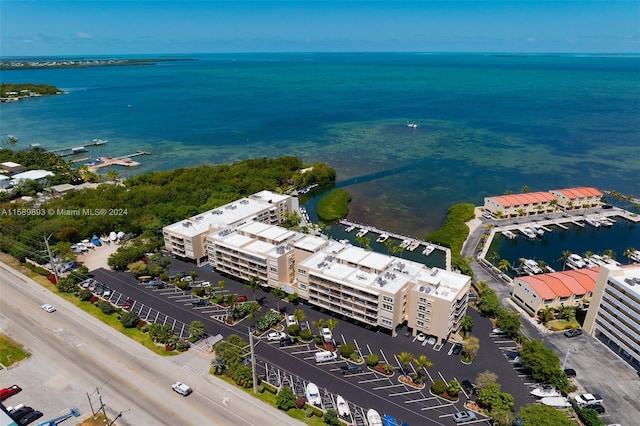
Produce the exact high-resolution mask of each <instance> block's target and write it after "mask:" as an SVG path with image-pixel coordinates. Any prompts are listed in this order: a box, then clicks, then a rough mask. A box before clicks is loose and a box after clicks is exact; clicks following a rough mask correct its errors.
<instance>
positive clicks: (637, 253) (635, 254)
mask: <svg viewBox="0 0 640 426" xmlns="http://www.w3.org/2000/svg"><path fill="white" fill-rule="evenodd" d="M629 258H630V259H631V260H633V261H634V262H640V250H634V251H632V252H631V254H630V255H629Z"/></svg>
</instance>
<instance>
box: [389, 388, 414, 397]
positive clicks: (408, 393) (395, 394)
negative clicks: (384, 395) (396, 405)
mask: <svg viewBox="0 0 640 426" xmlns="http://www.w3.org/2000/svg"><path fill="white" fill-rule="evenodd" d="M420 392H422V389H416V390H412V391H406V392H396V393H390V394H389V396H399V395H410V394H412V393H420Z"/></svg>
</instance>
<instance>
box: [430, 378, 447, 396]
mask: <svg viewBox="0 0 640 426" xmlns="http://www.w3.org/2000/svg"><path fill="white" fill-rule="evenodd" d="M446 390H447V382H445V381H444V380H442V379H435V380H434V381H433V383H431V392H433V393H434V394H436V395H442V394H443V393H444V391H446Z"/></svg>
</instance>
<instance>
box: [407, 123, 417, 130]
mask: <svg viewBox="0 0 640 426" xmlns="http://www.w3.org/2000/svg"><path fill="white" fill-rule="evenodd" d="M407 127H408V128H410V129H415V128H416V127H418V125H417V124H416V123H408V124H407Z"/></svg>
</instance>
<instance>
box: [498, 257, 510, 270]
mask: <svg viewBox="0 0 640 426" xmlns="http://www.w3.org/2000/svg"><path fill="white" fill-rule="evenodd" d="M498 269H499V270H500V271H503V272H504V271H508V270H509V269H511V262H509V261H508V260H507V259H500V262H498Z"/></svg>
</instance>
